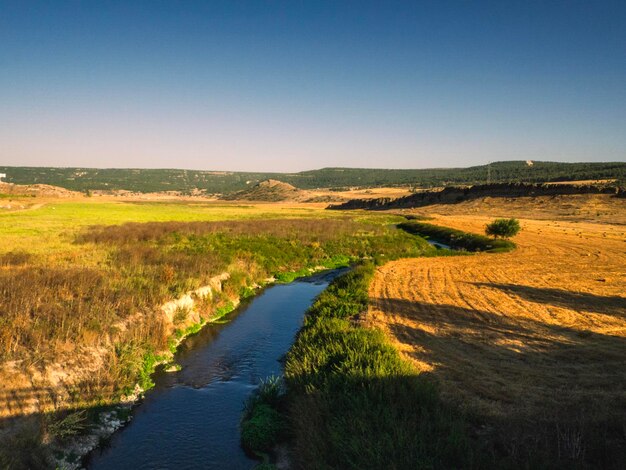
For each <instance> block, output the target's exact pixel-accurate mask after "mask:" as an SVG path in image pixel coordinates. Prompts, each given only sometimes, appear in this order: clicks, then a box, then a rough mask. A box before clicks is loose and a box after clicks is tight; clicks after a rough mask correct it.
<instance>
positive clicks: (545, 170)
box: [0, 161, 626, 194]
mask: <svg viewBox="0 0 626 470" xmlns="http://www.w3.org/2000/svg"><path fill="white" fill-rule="evenodd" d="M0 173H6V174H7V177H6V179H5V181H6V182H9V183H16V184H49V185H54V186H60V187H63V188H66V189H70V190H74V191H87V190H128V191H135V192H143V193H146V192H160V191H180V192H183V193H191V191H193V190H194V189H199V190H203V191H205V192H207V193H210V194H229V193H233V192H236V191H242V190H245V189H249V188H252V187H254V185H256V184H258V183H260V182H261V181H264V180H270V179H273V180H280V181H282V182H284V183H287V184H291V185H293V186H295V187H296V188H299V189H315V188H333V189H341V188H350V187H361V188H363V187H381V186H406V185H411V186H416V187H440V186H449V185H464V184H485V183H516V182H525V183H542V182H554V181H571V180H600V179H618V180H621V181H626V163H625V162H613V163H558V162H538V161H536V162H533V163H532V165H529V164H528V163H527V162H525V161H509V162H496V163H492V164H490V165H480V166H473V167H468V168H431V169H421V170H389V169H371V168H322V169H320V170H311V171H302V172H299V173H259V172H256V173H255V172H224V171H198V170H176V169H159V170H146V169H97V168H44V167H7V166H0Z"/></svg>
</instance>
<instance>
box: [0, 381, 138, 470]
mask: <svg viewBox="0 0 626 470" xmlns="http://www.w3.org/2000/svg"><path fill="white" fill-rule="evenodd" d="M113 385H114V384H113V383H109V382H107V383H104V382H99V383H98V387H94V383H92V382H91V381H85V382H84V383H82V384H80V386H82V388H81V392H80V393H82V396H83V397H86V398H87V399H89V400H91V401H92V402H97V397H98V396H100V393H101V392H102V390H103V388H108V389H112V387H113ZM77 390H78V389H77ZM68 392H70V391H69V390H68V389H67V388H65V387H64V386H63V385H59V386H56V387H52V386H49V387H33V388H21V389H11V390H10V391H0V403H4V404H6V406H7V407H9V408H8V409H7V410H4V411H6V412H12V413H13V414H12V416H11V417H4V418H0V469H5V468H6V469H11V470H22V469H24V470H26V469H29V470H34V469H47V468H54V464H53V462H52V461H51V451H55V448H58V447H59V446H60V447H61V448H63V447H65V444H67V443H68V442H69V441H71V440H72V439H73V438H74V437H80V436H82V435H85V433H86V432H88V431H89V430H90V429H93V428H94V426H95V427H97V426H98V423H101V419H102V418H103V417H105V416H106V419H107V420H109V419H112V420H116V419H120V420H125V419H126V416H127V415H128V413H129V412H130V409H129V408H128V407H127V406H126V405H119V404H118V405H116V404H115V403H111V404H110V405H105V406H98V405H94V406H82V407H76V408H72V409H62V410H59V411H54V412H50V413H43V412H24V411H23V412H21V413H20V412H19V411H18V410H19V408H17V407H16V408H15V409H12V408H11V406H13V405H15V404H20V405H22V406H24V405H25V406H29V407H30V408H31V409H32V408H38V409H46V408H50V409H54V408H55V406H56V403H57V401H61V402H63V401H64V400H63V398H62V397H65V396H67V393H68ZM76 393H78V392H76ZM103 412H106V413H105V415H103V414H102V413H103ZM101 424H102V423H101ZM49 444H52V446H49Z"/></svg>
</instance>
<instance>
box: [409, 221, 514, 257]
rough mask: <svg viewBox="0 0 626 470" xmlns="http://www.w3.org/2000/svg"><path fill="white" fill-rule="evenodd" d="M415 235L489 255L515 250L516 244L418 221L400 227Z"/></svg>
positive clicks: (456, 247)
mask: <svg viewBox="0 0 626 470" xmlns="http://www.w3.org/2000/svg"><path fill="white" fill-rule="evenodd" d="M398 227H399V228H400V229H402V230H405V231H407V232H409V233H412V234H414V235H419V236H421V237H424V238H426V239H428V238H432V239H433V240H435V241H438V242H441V243H445V244H446V245H450V246H451V247H452V248H455V249H460V250H467V251H484V252H487V253H505V252H507V251H511V250H513V249H515V243H513V242H512V241H510V240H495V239H493V238H489V237H485V236H483V235H476V234H473V233H467V232H463V231H461V230H455V229H453V228H449V227H441V226H439V225H433V224H428V223H425V222H419V221H416V220H409V221H407V222H403V223H401V224H399V225H398Z"/></svg>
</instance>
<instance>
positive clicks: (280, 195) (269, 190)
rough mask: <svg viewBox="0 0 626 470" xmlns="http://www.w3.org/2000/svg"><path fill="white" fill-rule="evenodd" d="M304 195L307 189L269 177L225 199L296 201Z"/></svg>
mask: <svg viewBox="0 0 626 470" xmlns="http://www.w3.org/2000/svg"><path fill="white" fill-rule="evenodd" d="M303 197H306V191H302V190H301V189H298V188H296V187H295V186H292V185H291V184H289V183H283V182H282V181H278V180H273V179H269V180H265V181H261V182H260V183H257V184H255V185H254V186H253V187H252V188H250V189H244V190H242V191H237V192H234V193H230V194H229V195H228V196H225V197H224V199H233V200H238V201H268V202H278V201H294V200H298V199H301V198H303Z"/></svg>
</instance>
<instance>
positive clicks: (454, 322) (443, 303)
mask: <svg viewBox="0 0 626 470" xmlns="http://www.w3.org/2000/svg"><path fill="white" fill-rule="evenodd" d="M593 197H594V198H595V197H597V196H593ZM611 201H613V202H615V203H616V204H618V203H617V201H616V200H615V198H613V199H612V200H611ZM518 204H522V203H520V202H519V201H518ZM603 204H606V201H604V202H603ZM447 209H449V210H450V212H452V213H453V214H457V215H451V214H450V212H446V211H447ZM508 209H509V206H508V205H506V204H503V203H502V201H499V202H494V201H493V200H491V204H490V205H488V206H486V207H483V208H482V210H481V207H480V206H479V205H472V203H462V204H460V205H458V206H445V205H440V206H434V207H429V208H428V209H421V210H419V211H417V212H418V213H420V214H422V215H425V214H428V215H431V216H433V217H434V220H433V221H432V222H433V223H435V224H439V225H444V226H449V227H453V228H456V229H460V230H464V231H470V232H475V233H481V232H482V231H483V229H484V225H485V223H486V222H488V221H489V220H491V217H489V216H486V215H485V214H487V215H491V214H493V213H496V214H502V213H503V212H507V210H508ZM518 209H519V210H520V211H521V210H522V209H521V208H518ZM570 210H571V209H568V212H569V211H570ZM576 210H580V211H582V210H584V207H580V206H577V208H576ZM464 211H465V215H462V214H463V212H464ZM468 212H475V213H474V214H473V215H467V213H468ZM513 212H515V211H513ZM608 212H609V214H605V215H602V214H601V215H598V216H595V217H591V218H592V219H595V220H594V221H593V222H591V221H586V222H585V221H579V222H572V221H566V220H563V219H562V218H559V217H558V213H557V212H555V210H554V208H553V209H552V211H547V210H545V211H543V212H542V211H541V210H538V211H535V210H533V209H532V207H527V210H526V218H523V219H522V220H521V223H522V227H523V231H522V232H521V233H520V235H519V236H518V237H516V239H515V242H516V243H517V245H518V249H517V250H515V251H513V252H511V253H507V254H496V255H490V254H477V255H473V256H467V257H441V258H420V259H403V260H398V261H394V262H391V263H388V264H386V265H384V266H383V267H381V268H379V270H378V272H377V274H376V277H375V279H374V282H373V283H372V285H371V289H370V299H371V307H370V311H369V322H370V323H371V324H372V325H373V326H375V327H378V328H381V329H382V330H383V331H385V332H386V334H387V335H388V336H389V338H390V339H391V340H392V342H393V343H394V344H395V345H396V346H397V348H398V349H399V350H400V351H401V352H402V354H403V355H404V356H405V357H407V358H408V359H409V360H411V361H412V362H413V363H414V364H415V365H416V366H417V367H418V368H419V369H420V370H422V371H424V372H427V373H429V374H432V376H433V377H434V378H435V379H436V381H437V382H438V383H439V384H440V385H441V391H442V395H443V396H444V397H445V398H446V399H447V400H449V401H451V402H454V403H456V404H458V405H460V406H461V407H463V408H465V409H467V410H469V411H470V412H471V413H472V414H473V415H475V416H482V417H484V418H486V419H487V420H489V419H493V420H496V421H499V422H501V423H502V422H505V423H511V422H518V423H534V424H533V426H534V427H533V430H532V433H531V434H528V435H526V437H529V436H530V437H529V438H533V439H542V438H543V437H542V435H541V434H540V428H541V424H540V423H551V424H547V425H546V426H553V427H554V426H556V431H554V429H553V428H550V429H553V432H554V433H556V435H557V437H556V439H557V440H558V439H561V438H562V437H563V436H562V435H561V434H558V433H563V432H566V433H569V434H568V436H574V437H576V439H578V438H580V439H582V440H584V438H585V437H584V436H583V434H584V432H585V431H584V429H585V426H586V424H585V423H589V422H594V423H604V422H608V421H611V422H613V421H615V420H618V421H619V420H620V419H622V420H623V418H624V417H625V416H626V388H625V387H624V384H626V368H624V364H626V227H624V226H623V225H620V224H616V223H609V222H613V221H614V220H615V219H617V220H619V221H620V222H621V223H624V221H626V205H624V204H623V203H622V201H619V204H618V205H617V206H613V207H611V208H610V210H608ZM548 213H551V214H552V218H553V220H537V219H533V218H531V217H534V216H535V215H538V217H541V218H546V217H547V216H548ZM589 215H590V214H586V215H585V214H584V213H583V214H578V219H579V220H582V219H585V218H587V217H588V216H589ZM555 219H556V220H555ZM555 423H557V424H555ZM559 423H560V424H559ZM624 424H626V423H624ZM559 426H560V427H559ZM509 431H510V428H508V430H507V431H506V432H509ZM511 432H512V431H511ZM546 432H547V431H546ZM522 437H523V436H522ZM586 437H587V438H588V437H589V436H586ZM615 437H616V436H613V437H608V438H607V439H611V438H615ZM524 438H525V437H524ZM582 440H581V441H580V443H581V445H583V444H584V443H583V441H582ZM577 442H578V441H577ZM559 443H560V444H559V445H561V444H563V445H565V444H564V443H561V442H560V441H559ZM570 443H571V442H570ZM567 445H569V444H567ZM619 445H620V446H623V442H622V443H621V444H619ZM578 450H580V449H578ZM572 452H574V450H572Z"/></svg>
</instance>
